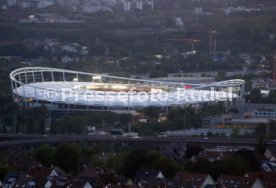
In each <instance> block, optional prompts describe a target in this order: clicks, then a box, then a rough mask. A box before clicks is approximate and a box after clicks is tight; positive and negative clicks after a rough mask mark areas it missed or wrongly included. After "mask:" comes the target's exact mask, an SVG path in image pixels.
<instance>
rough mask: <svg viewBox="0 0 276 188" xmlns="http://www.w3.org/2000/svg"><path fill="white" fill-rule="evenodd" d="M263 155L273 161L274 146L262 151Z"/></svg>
mask: <svg viewBox="0 0 276 188" xmlns="http://www.w3.org/2000/svg"><path fill="white" fill-rule="evenodd" d="M264 156H265V157H266V158H267V159H268V160H271V161H275V160H276V148H275V147H271V148H267V149H266V150H265V152H264Z"/></svg>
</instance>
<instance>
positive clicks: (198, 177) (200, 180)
mask: <svg viewBox="0 0 276 188" xmlns="http://www.w3.org/2000/svg"><path fill="white" fill-rule="evenodd" d="M181 181H182V182H183V185H178V186H180V187H183V186H185V185H187V184H188V187H197V188H205V187H207V186H208V187H210V188H211V187H215V186H216V182H215V181H214V179H213V178H212V177H211V176H210V175H209V174H200V173H180V172H179V173H177V174H176V175H175V177H174V182H178V183H179V182H181ZM178 186H176V187H178Z"/></svg>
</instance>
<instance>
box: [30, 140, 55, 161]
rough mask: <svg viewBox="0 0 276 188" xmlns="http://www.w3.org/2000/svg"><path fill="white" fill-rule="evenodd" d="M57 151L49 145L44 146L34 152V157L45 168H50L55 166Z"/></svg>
mask: <svg viewBox="0 0 276 188" xmlns="http://www.w3.org/2000/svg"><path fill="white" fill-rule="evenodd" d="M54 154H55V149H54V148H51V147H50V146H49V145H48V144H43V145H41V146H40V147H38V148H36V149H35V150H34V152H33V156H34V158H35V159H36V160H38V161H39V162H41V163H42V164H43V165H44V166H50V165H53V164H55V158H54Z"/></svg>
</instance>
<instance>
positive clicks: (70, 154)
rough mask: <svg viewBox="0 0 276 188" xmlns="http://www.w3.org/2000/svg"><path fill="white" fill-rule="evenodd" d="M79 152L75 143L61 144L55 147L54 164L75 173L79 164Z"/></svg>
mask: <svg viewBox="0 0 276 188" xmlns="http://www.w3.org/2000/svg"><path fill="white" fill-rule="evenodd" d="M80 154H81V151H80V148H79V147H78V146H77V145H76V144H61V145H59V146H58V147H57V148H56V152H55V160H56V164H57V166H59V167H61V168H62V169H64V170H65V171H66V172H68V173H73V174H76V173H77V171H78V167H79V164H80Z"/></svg>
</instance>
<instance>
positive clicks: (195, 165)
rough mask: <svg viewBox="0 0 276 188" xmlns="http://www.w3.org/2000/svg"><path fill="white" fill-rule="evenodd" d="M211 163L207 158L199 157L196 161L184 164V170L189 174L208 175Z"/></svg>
mask: <svg viewBox="0 0 276 188" xmlns="http://www.w3.org/2000/svg"><path fill="white" fill-rule="evenodd" d="M210 166H211V163H210V162H209V160H208V159H207V158H203V157H199V158H198V159H197V160H196V161H190V160H189V161H188V162H186V164H185V169H187V171H189V172H196V173H208V170H209V168H210Z"/></svg>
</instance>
